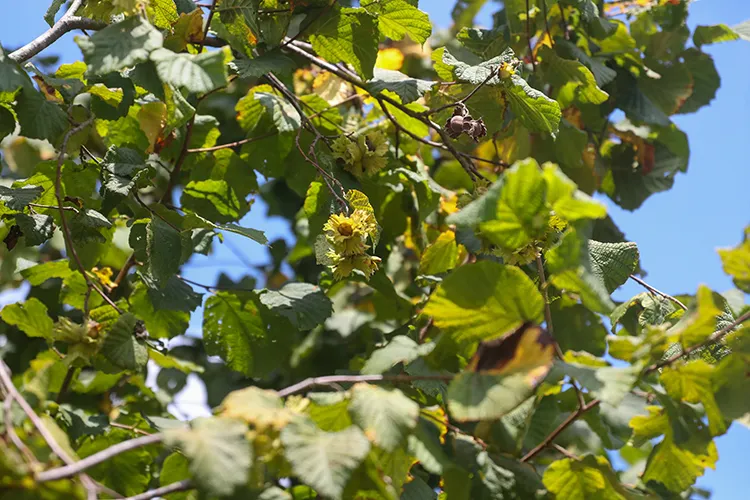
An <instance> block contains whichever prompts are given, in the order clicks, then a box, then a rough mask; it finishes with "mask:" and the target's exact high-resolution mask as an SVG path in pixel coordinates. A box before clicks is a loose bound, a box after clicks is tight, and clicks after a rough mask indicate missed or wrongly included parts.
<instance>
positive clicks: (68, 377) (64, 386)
mask: <svg viewBox="0 0 750 500" xmlns="http://www.w3.org/2000/svg"><path fill="white" fill-rule="evenodd" d="M88 292H89V293H90V292H91V290H90V289H89V290H88ZM75 373H76V368H75V367H73V366H71V367H69V368H68V372H67V373H66V374H65V378H64V379H63V382H62V385H61V386H60V390H59V391H58V393H57V397H56V398H55V403H57V404H60V402H61V401H62V398H63V396H65V393H66V392H68V387H70V383H71V382H72V381H73V375H75Z"/></svg>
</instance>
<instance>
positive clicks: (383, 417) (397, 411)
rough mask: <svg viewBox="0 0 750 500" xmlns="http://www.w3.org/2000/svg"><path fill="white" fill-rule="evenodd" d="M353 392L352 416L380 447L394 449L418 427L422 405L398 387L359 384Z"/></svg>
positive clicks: (350, 409)
mask: <svg viewBox="0 0 750 500" xmlns="http://www.w3.org/2000/svg"><path fill="white" fill-rule="evenodd" d="M351 393H352V400H351V403H350V405H349V411H350V412H351V414H352V420H353V421H354V423H355V424H357V425H358V426H360V427H361V428H362V430H364V431H365V435H366V436H367V437H368V438H369V439H370V440H371V441H372V442H373V443H375V445H377V446H378V447H380V448H383V449H384V450H386V451H393V450H395V449H396V447H398V446H399V445H401V444H402V443H404V442H405V441H406V436H407V435H408V434H409V433H410V432H411V431H413V430H414V428H415V427H416V425H417V417H418V416H419V405H418V404H417V403H416V402H414V401H412V400H411V399H409V398H408V397H406V396H404V394H403V393H402V392H401V391H399V390H398V389H382V388H380V387H377V386H374V385H370V384H356V385H355V386H354V387H352V389H351Z"/></svg>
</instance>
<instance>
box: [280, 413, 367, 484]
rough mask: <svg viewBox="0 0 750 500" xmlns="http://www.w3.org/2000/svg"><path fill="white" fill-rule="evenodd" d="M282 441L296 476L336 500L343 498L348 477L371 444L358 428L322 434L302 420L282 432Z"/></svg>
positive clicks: (291, 424) (311, 424)
mask: <svg viewBox="0 0 750 500" xmlns="http://www.w3.org/2000/svg"><path fill="white" fill-rule="evenodd" d="M281 442H282V443H283V445H284V450H285V455H286V458H287V460H288V461H289V463H290V464H291V465H292V471H293V472H294V475H296V476H297V477H298V478H299V479H300V480H301V481H303V482H304V483H305V484H307V485H309V486H311V487H312V488H313V489H315V491H317V492H318V493H319V494H320V495H324V496H326V497H329V498H333V499H340V498H342V494H343V492H344V487H345V486H346V484H347V482H348V481H349V478H350V477H351V475H352V473H353V472H354V470H355V469H356V468H357V467H358V466H359V465H360V464H361V463H362V461H363V460H364V459H365V457H366V456H367V454H368V453H369V451H370V442H369V441H368V440H367V438H366V437H365V435H364V433H363V432H362V431H361V430H360V429H359V428H358V427H354V426H352V427H349V428H347V429H345V430H343V431H340V432H323V431H321V430H320V429H318V428H317V427H315V425H314V424H313V423H312V422H310V421H309V420H303V419H298V420H295V421H293V422H291V423H290V424H289V425H287V426H286V427H285V428H284V429H283V430H282V431H281Z"/></svg>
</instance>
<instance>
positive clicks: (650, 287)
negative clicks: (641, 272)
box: [630, 274, 688, 311]
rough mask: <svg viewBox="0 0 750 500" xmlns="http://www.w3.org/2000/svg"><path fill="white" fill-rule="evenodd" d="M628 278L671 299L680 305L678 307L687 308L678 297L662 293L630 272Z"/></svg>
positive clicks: (650, 290) (684, 309)
mask: <svg viewBox="0 0 750 500" xmlns="http://www.w3.org/2000/svg"><path fill="white" fill-rule="evenodd" d="M630 279H631V280H633V281H635V282H636V283H638V284H639V285H641V286H642V287H643V288H645V289H646V290H648V291H649V292H651V293H655V294H656V295H659V296H661V297H664V298H665V299H667V300H671V301H672V302H674V303H675V304H677V305H678V306H679V307H680V309H682V310H683V311H687V310H688V308H687V306H686V305H685V304H683V303H682V302H680V300H679V299H676V298H674V297H672V296H671V295H669V294H667V293H664V292H661V291H659V290H657V289H656V288H654V287H652V286H651V285H649V284H648V283H646V282H645V281H643V280H642V279H641V278H639V277H638V276H635V275H633V274H631V275H630Z"/></svg>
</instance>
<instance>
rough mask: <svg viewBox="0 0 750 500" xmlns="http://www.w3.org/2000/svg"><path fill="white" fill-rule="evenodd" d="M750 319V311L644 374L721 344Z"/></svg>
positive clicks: (660, 362)
mask: <svg viewBox="0 0 750 500" xmlns="http://www.w3.org/2000/svg"><path fill="white" fill-rule="evenodd" d="M748 319H750V311H748V312H746V313H745V314H743V315H742V316H740V317H739V318H737V319H736V320H734V321H732V322H731V323H730V324H728V325H727V326H725V327H724V328H722V329H721V330H719V331H717V332H714V333H713V334H712V335H711V336H710V337H709V338H707V339H706V340H704V341H703V342H701V343H700V344H696V345H694V346H692V347H688V348H687V349H685V350H684V351H682V352H681V353H679V354H675V355H673V356H670V357H669V358H667V359H664V360H662V361H659V362H658V363H654V364H653V365H651V366H649V367H648V368H646V370H645V372H644V374H648V373H652V372H655V371H656V370H659V369H660V368H664V367H665V366H669V365H671V364H672V363H674V362H675V361H678V360H679V359H681V358H684V357H687V356H689V355H691V354H692V353H694V352H695V351H697V350H698V349H701V348H703V347H706V346H707V345H711V344H715V343H716V342H719V341H720V340H721V339H723V338H724V337H726V336H727V335H728V334H729V333H731V332H732V330H734V328H735V327H737V326H739V325H741V324H742V323H744V322H745V321H747V320H748Z"/></svg>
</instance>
